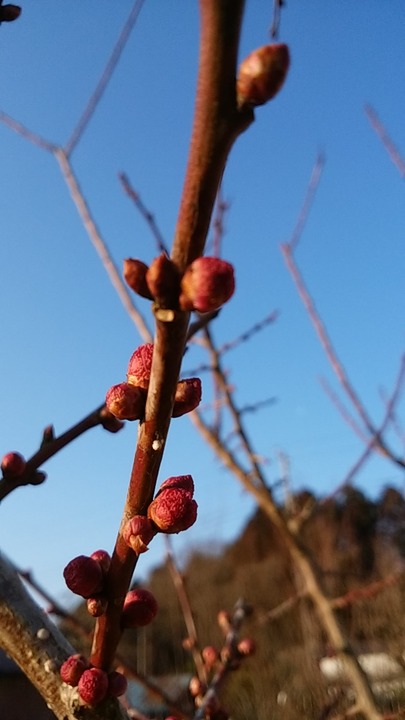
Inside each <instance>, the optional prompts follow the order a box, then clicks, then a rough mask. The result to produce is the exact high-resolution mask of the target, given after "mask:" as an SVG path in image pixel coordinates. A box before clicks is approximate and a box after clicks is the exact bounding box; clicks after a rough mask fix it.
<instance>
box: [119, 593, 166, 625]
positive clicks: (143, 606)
mask: <svg viewBox="0 0 405 720" xmlns="http://www.w3.org/2000/svg"><path fill="white" fill-rule="evenodd" d="M157 611H158V605H157V602H156V600H155V597H154V595H152V593H151V592H149V591H148V590H142V589H141V588H138V590H130V591H129V592H128V593H127V595H126V597H125V601H124V607H123V610H122V626H123V627H125V628H133V627H143V626H144V625H149V623H151V622H152V620H153V618H154V617H155V615H156V613H157Z"/></svg>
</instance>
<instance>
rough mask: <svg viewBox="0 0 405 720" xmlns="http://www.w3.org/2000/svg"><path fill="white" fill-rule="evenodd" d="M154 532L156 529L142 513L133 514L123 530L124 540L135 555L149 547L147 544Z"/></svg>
mask: <svg viewBox="0 0 405 720" xmlns="http://www.w3.org/2000/svg"><path fill="white" fill-rule="evenodd" d="M155 534H156V530H155V528H154V527H153V525H152V523H151V521H150V520H149V518H147V517H145V516H144V515H134V517H132V518H131V519H130V520H128V522H127V523H126V525H125V527H124V530H123V537H124V540H125V542H126V543H127V545H129V547H130V548H132V550H133V551H134V552H135V553H136V554H137V555H140V554H141V553H144V552H146V551H147V550H148V549H149V548H148V545H149V543H150V541H151V540H152V538H153V537H154V536H155Z"/></svg>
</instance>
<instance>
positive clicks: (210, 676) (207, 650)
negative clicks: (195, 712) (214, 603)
mask: <svg viewBox="0 0 405 720" xmlns="http://www.w3.org/2000/svg"><path fill="white" fill-rule="evenodd" d="M250 613H251V608H250V606H248V605H247V604H245V603H244V602H243V601H239V602H238V603H237V605H236V607H235V610H234V612H233V614H232V615H231V614H229V613H228V612H227V611H225V610H221V611H220V612H219V613H218V618H217V620H218V625H219V627H220V630H221V632H222V634H223V636H224V645H223V647H222V648H221V649H219V648H217V647H215V646H214V645H207V646H206V647H204V648H203V649H202V651H201V659H202V661H203V664H204V676H205V679H204V681H202V680H201V679H200V678H198V677H197V676H194V677H192V678H191V680H190V682H189V688H188V689H189V693H190V695H191V697H192V698H193V702H194V704H195V706H196V707H197V708H200V712H202V711H203V712H204V715H203V716H202V715H201V717H204V718H210V720H228V718H229V714H228V712H227V711H226V710H225V709H224V708H223V707H222V705H221V703H220V701H219V698H218V696H217V693H216V687H217V680H218V678H222V677H223V676H224V675H225V673H227V672H229V671H232V670H237V669H238V668H239V666H240V663H241V660H243V659H244V658H246V657H249V656H250V655H253V654H254V652H255V642H254V640H253V639H252V638H250V637H245V638H242V639H240V638H239V629H240V625H241V623H242V621H243V620H244V619H245V618H246V617H247V615H249V614H250ZM183 646H184V647H185V648H187V649H192V646H193V645H192V643H191V642H190V640H189V639H187V640H186V641H185V642H184V643H183Z"/></svg>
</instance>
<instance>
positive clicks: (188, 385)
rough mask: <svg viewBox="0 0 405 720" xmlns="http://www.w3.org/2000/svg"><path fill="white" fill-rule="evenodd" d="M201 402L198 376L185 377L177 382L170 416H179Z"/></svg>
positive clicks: (193, 408)
mask: <svg viewBox="0 0 405 720" xmlns="http://www.w3.org/2000/svg"><path fill="white" fill-rule="evenodd" d="M200 402H201V380H200V378H187V380H180V381H179V382H178V383H177V387H176V394H175V396H174V406H173V413H172V417H174V418H176V417H180V416H181V415H185V414H186V413H189V412H191V411H192V410H195V409H196V407H198V406H199V404H200Z"/></svg>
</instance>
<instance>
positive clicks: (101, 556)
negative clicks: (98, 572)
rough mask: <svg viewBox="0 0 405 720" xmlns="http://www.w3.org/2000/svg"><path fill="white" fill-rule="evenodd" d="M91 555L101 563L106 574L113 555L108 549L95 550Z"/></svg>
mask: <svg viewBox="0 0 405 720" xmlns="http://www.w3.org/2000/svg"><path fill="white" fill-rule="evenodd" d="M90 557H91V558H92V559H93V560H97V562H98V563H100V567H101V569H102V571H103V573H104V574H105V573H108V571H109V569H110V564H111V556H110V553H108V552H107V550H95V551H94V552H92V553H91V555H90Z"/></svg>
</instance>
